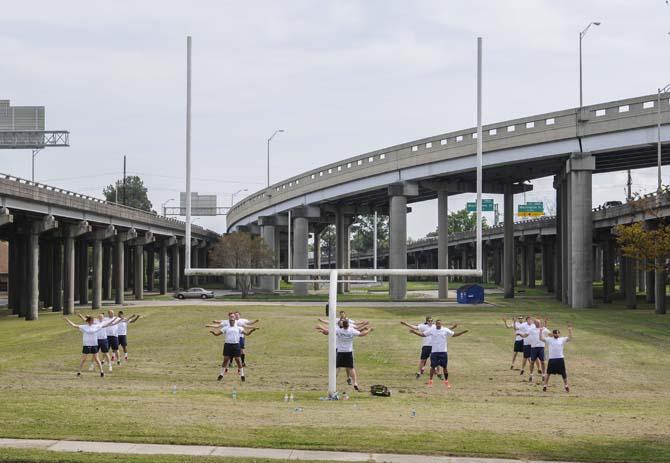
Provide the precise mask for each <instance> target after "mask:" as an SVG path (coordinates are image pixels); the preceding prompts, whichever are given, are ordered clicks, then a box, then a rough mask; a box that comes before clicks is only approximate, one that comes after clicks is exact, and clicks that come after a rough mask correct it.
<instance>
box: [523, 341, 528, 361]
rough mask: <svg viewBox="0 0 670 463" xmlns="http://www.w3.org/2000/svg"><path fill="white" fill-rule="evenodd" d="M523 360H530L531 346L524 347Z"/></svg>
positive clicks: (525, 345)
mask: <svg viewBox="0 0 670 463" xmlns="http://www.w3.org/2000/svg"><path fill="white" fill-rule="evenodd" d="M523 358H525V359H529V358H530V344H524V345H523Z"/></svg>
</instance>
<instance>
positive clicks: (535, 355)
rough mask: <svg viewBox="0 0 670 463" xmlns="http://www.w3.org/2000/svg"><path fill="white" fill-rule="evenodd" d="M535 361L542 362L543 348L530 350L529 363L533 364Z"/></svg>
mask: <svg viewBox="0 0 670 463" xmlns="http://www.w3.org/2000/svg"><path fill="white" fill-rule="evenodd" d="M537 359H540V361H541V362H544V347H533V348H531V349H530V361H531V362H534V361H535V360H537Z"/></svg>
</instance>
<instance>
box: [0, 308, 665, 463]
mask: <svg viewBox="0 0 670 463" xmlns="http://www.w3.org/2000/svg"><path fill="white" fill-rule="evenodd" d="M490 299H491V300H492V301H493V302H494V303H495V304H497V305H498V306H497V307H488V306H487V307H477V308H472V307H466V308H463V307H453V308H445V309H430V314H431V315H433V317H435V318H442V319H444V320H446V321H449V322H452V321H456V322H458V323H460V324H461V325H462V327H463V328H465V329H469V330H471V331H470V333H468V334H467V335H465V336H462V337H460V338H456V339H453V340H452V341H451V342H450V344H449V353H450V363H449V366H450V380H451V382H452V383H453V388H452V389H451V390H450V391H448V392H447V391H444V390H443V389H442V387H441V385H439V384H436V386H435V387H434V388H433V389H432V390H429V389H427V388H426V387H425V384H424V381H423V380H420V381H417V380H415V379H414V372H415V360H416V357H417V354H418V351H419V346H420V339H419V338H417V337H414V336H412V335H410V334H408V333H407V330H406V329H404V328H402V327H401V326H400V325H399V321H400V320H408V321H413V322H417V321H419V320H420V319H421V318H422V317H423V316H424V315H425V314H426V312H427V311H426V310H423V309H398V308H365V309H362V308H361V309H355V308H353V309H347V310H348V312H349V313H350V315H351V316H352V317H353V318H358V319H362V318H365V319H369V320H370V321H371V322H372V323H373V324H374V326H375V327H376V328H377V331H375V332H373V333H372V334H371V335H370V336H369V337H367V338H362V339H360V340H358V341H357V344H356V360H357V366H358V369H359V373H360V377H361V380H360V382H361V386H362V387H363V388H364V389H365V388H366V387H369V385H371V384H375V383H382V384H386V385H388V386H389V387H390V388H391V389H392V391H393V396H392V397H391V398H376V397H371V396H369V395H367V394H365V393H361V394H354V393H353V392H352V391H351V389H350V388H348V387H346V385H345V383H344V378H343V377H342V376H341V377H340V384H341V388H343V389H346V390H348V391H349V393H350V394H351V396H352V398H351V400H349V401H339V402H326V401H321V400H319V398H320V397H321V396H323V395H324V391H325V388H326V350H327V346H326V337H325V336H323V335H320V334H318V333H316V332H315V331H314V330H313V329H312V327H313V326H314V324H315V319H316V317H318V316H322V310H321V309H319V308H308V307H278V306H254V307H245V308H244V315H246V316H247V317H248V318H260V319H261V320H262V323H261V327H262V329H261V330H260V331H258V332H257V333H255V334H254V335H252V336H251V337H250V338H249V341H248V344H249V346H248V363H249V364H250V366H249V368H248V369H247V377H248V380H247V383H246V384H241V383H240V382H239V380H238V379H237V378H235V377H227V378H226V379H225V380H224V382H223V383H218V382H217V381H216V375H217V374H218V365H219V363H220V358H221V357H220V355H221V354H220V352H221V346H222V340H221V338H215V337H213V336H211V335H208V334H207V332H206V330H205V329H204V328H202V325H204V323H205V322H207V321H208V320H211V319H213V318H221V317H222V316H223V314H224V313H225V311H226V308H222V307H216V306H213V305H201V306H176V305H175V306H171V307H169V308H159V307H152V308H145V309H138V310H137V312H140V313H142V314H144V315H145V316H146V318H145V319H143V320H141V321H140V322H138V323H137V324H135V325H131V328H130V336H129V339H130V342H131V361H130V362H128V363H127V364H124V365H122V366H120V367H118V368H116V369H115V370H114V372H113V373H112V374H110V375H108V376H107V377H105V378H104V379H102V378H99V377H98V376H97V375H96V374H94V373H88V372H86V373H84V374H83V377H82V378H76V377H75V374H74V372H75V369H76V365H77V362H78V357H79V352H80V350H81V337H80V335H79V333H78V332H77V331H75V330H74V329H72V328H69V327H68V326H67V325H66V324H65V323H64V322H63V321H62V317H60V316H59V315H57V314H44V315H41V317H40V320H39V321H38V322H25V321H22V320H18V319H16V318H13V317H9V316H6V315H0V423H1V424H0V437H26V438H59V439H81V440H108V441H113V440H119V441H130V442H152V443H178V444H208V445H234V446H257V447H277V448H302V449H329V450H351V451H363V452H365V451H369V452H393V453H425V454H450V455H473V456H499V457H519V458H536V459H547V460H550V459H555V460H564V461H566V460H580V461H669V460H670V441H669V439H668V438H669V437H670V431H668V429H669V428H670V414H668V413H667V410H668V409H670V394H669V393H668V387H667V384H668V381H669V380H670V357H669V355H668V354H669V353H670V346H669V341H670V318H667V317H662V316H657V315H654V314H653V313H652V312H651V311H650V310H648V309H644V310H637V311H632V310H631V311H627V310H622V309H618V308H616V307H614V308H607V309H602V308H598V309H593V310H569V309H565V308H563V307H562V306H560V305H559V304H557V303H555V302H554V301H553V300H551V299H548V298H533V297H524V298H519V299H518V300H516V301H514V302H513V303H509V302H506V301H503V300H502V299H501V298H498V297H496V296H493V297H492V298H490ZM528 311H531V312H532V313H536V314H546V315H549V316H550V318H551V325H556V326H558V327H561V328H563V329H565V324H566V322H567V321H568V320H571V321H573V322H574V324H575V339H574V342H573V343H572V344H571V345H568V346H567V347H566V356H567V360H566V362H567V365H568V371H569V374H570V377H571V383H572V388H573V392H572V393H571V394H570V395H567V394H565V393H564V392H563V391H562V388H561V387H560V386H559V384H560V379H555V380H553V387H550V390H549V391H548V392H547V393H543V392H542V391H541V388H540V387H539V386H538V385H537V384H529V383H528V382H527V381H522V380H521V378H520V376H519V374H518V371H510V369H509V361H510V358H511V355H510V350H511V345H512V336H511V332H510V331H509V330H506V329H504V328H503V326H502V322H501V321H500V317H501V316H502V315H503V314H505V315H511V314H514V313H520V312H521V313H524V312H528ZM175 386H176V393H173V389H174V387H175ZM233 387H235V388H236V390H237V393H238V398H237V400H236V401H233V400H232V398H231V391H232V389H233ZM286 391H293V393H294V395H295V397H296V402H295V403H293V404H286V403H284V402H283V397H284V393H285V392H286ZM296 408H301V409H302V410H296ZM412 410H415V411H416V416H415V417H411V411H412ZM3 452H4V450H3ZM16 452H19V451H16ZM16 452H15V454H17V455H18V453H16ZM19 453H20V452H19ZM37 453H39V452H37ZM37 453H34V455H37ZM26 455H28V456H26V457H25V458H24V460H25V461H33V460H35V459H37V457H35V458H33V460H30V458H31V457H30V452H27V453H26ZM17 458H18V457H17ZM22 458H23V457H22ZM0 461H3V460H2V458H1V457H0ZM5 461H7V460H5ZM58 461H79V460H58ZM138 461H144V460H138Z"/></svg>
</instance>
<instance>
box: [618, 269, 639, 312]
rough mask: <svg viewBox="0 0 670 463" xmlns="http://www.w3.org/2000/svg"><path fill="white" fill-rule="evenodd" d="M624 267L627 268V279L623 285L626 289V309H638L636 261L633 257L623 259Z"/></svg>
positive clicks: (625, 273)
mask: <svg viewBox="0 0 670 463" xmlns="http://www.w3.org/2000/svg"><path fill="white" fill-rule="evenodd" d="M621 265H622V267H625V268H626V271H625V272H624V275H625V279H624V281H623V282H622V284H623V285H624V286H625V287H626V291H625V294H626V308H627V309H635V308H637V285H636V282H637V281H636V280H637V272H636V271H635V261H634V259H633V258H632V257H623V259H622V261H621Z"/></svg>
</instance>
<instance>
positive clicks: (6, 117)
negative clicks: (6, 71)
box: [0, 100, 70, 150]
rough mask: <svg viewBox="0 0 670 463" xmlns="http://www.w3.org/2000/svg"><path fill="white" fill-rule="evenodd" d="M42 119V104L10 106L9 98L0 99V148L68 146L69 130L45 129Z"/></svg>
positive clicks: (38, 148)
mask: <svg viewBox="0 0 670 463" xmlns="http://www.w3.org/2000/svg"><path fill="white" fill-rule="evenodd" d="M44 119H45V118H44V106H11V105H10V104H9V100H0V148H3V149H34V150H40V149H42V148H46V147H49V146H58V147H63V146H70V132H68V131H67V130H45V129H44Z"/></svg>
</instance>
